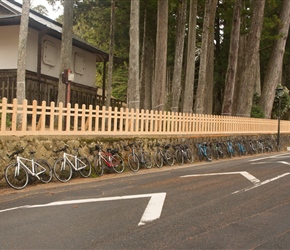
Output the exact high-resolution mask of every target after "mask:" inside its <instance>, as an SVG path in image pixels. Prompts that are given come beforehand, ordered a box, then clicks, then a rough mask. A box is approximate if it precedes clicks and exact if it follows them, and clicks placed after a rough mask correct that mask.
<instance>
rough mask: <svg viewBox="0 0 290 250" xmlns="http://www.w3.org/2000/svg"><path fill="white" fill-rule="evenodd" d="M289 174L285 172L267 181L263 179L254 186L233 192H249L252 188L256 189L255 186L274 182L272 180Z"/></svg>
mask: <svg viewBox="0 0 290 250" xmlns="http://www.w3.org/2000/svg"><path fill="white" fill-rule="evenodd" d="M289 174H290V173H285V174H282V175H278V176H276V177H274V178H272V179H268V180H265V181H263V182H260V183H257V184H255V185H254V186H252V187H248V188H244V189H241V190H238V191H236V192H233V193H232V194H237V193H241V192H247V191H249V190H251V189H254V188H257V187H260V186H262V185H265V184H268V183H270V182H272V181H275V180H278V179H280V178H282V177H284V176H287V175H289Z"/></svg>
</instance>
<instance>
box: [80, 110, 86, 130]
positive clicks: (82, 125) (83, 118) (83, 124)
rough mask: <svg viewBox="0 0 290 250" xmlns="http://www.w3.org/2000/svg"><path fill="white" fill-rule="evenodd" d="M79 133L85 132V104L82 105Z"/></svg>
mask: <svg viewBox="0 0 290 250" xmlns="http://www.w3.org/2000/svg"><path fill="white" fill-rule="evenodd" d="M81 131H82V132H83V131H86V104H83V105H82V117H81Z"/></svg>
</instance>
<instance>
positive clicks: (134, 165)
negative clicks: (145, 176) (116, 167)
mask: <svg viewBox="0 0 290 250" xmlns="http://www.w3.org/2000/svg"><path fill="white" fill-rule="evenodd" d="M128 165H129V168H130V169H131V170H132V171H133V172H137V171H138V170H139V167H140V164H139V159H138V157H137V155H136V154H132V153H130V154H129V155H128Z"/></svg>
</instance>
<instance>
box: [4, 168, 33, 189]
mask: <svg viewBox="0 0 290 250" xmlns="http://www.w3.org/2000/svg"><path fill="white" fill-rule="evenodd" d="M16 170H17V163H11V164H9V165H8V166H7V167H6V168H5V170H4V176H5V180H6V182H7V184H8V185H9V186H10V187H12V188H14V189H17V190H20V189H23V188H25V187H26V186H27V184H28V173H27V171H26V169H25V168H24V167H22V166H21V165H20V166H19V171H18V173H17V172H16Z"/></svg>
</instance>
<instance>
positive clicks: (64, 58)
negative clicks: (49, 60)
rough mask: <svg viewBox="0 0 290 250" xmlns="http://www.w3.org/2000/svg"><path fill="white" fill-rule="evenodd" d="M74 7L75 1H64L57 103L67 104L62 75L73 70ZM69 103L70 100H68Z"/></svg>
mask: <svg viewBox="0 0 290 250" xmlns="http://www.w3.org/2000/svg"><path fill="white" fill-rule="evenodd" d="M73 6H74V1H64V12H63V27H62V40H61V53H60V77H59V83H58V96H57V103H58V104H59V103H60V102H62V103H65V102H66V94H67V92H66V91H67V90H66V85H65V84H63V83H62V77H61V74H62V72H63V71H64V70H65V69H70V68H71V61H72V36H73ZM67 101H68V100H67Z"/></svg>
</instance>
